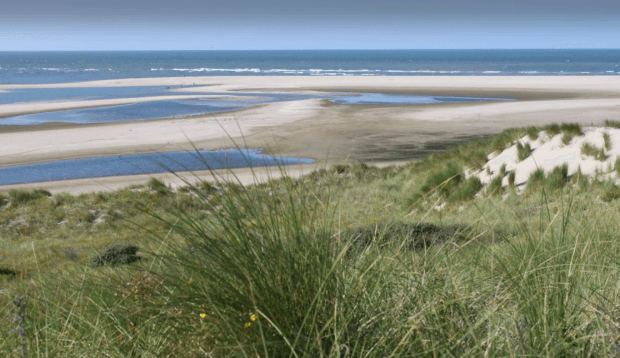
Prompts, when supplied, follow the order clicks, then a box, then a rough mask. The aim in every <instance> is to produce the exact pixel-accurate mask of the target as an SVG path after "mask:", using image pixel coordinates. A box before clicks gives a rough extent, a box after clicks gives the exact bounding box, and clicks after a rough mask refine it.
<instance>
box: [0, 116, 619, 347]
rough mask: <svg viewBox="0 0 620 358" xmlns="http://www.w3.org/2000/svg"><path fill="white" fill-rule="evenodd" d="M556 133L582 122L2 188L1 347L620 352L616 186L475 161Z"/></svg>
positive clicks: (573, 130) (574, 130) (571, 131)
mask: <svg viewBox="0 0 620 358" xmlns="http://www.w3.org/2000/svg"><path fill="white" fill-rule="evenodd" d="M607 125H608V126H609V127H614V126H618V124H617V123H615V122H609V123H608V124H607ZM541 131H547V133H555V134H556V135H557V134H562V135H563V136H564V137H563V138H564V139H563V142H564V143H565V144H566V143H570V141H571V140H573V137H575V136H578V135H579V133H581V128H580V127H579V126H576V125H554V126H549V127H545V128H542V127H541V128H533V127H531V128H522V129H511V130H507V131H505V132H503V133H501V134H499V135H497V136H494V137H490V138H485V139H480V140H476V141H471V142H468V143H465V144H463V145H460V146H458V147H455V148H452V149H450V150H448V151H446V152H444V153H441V154H433V155H430V156H428V157H426V158H425V159H423V160H420V161H418V162H415V163H410V164H407V165H403V166H392V167H387V168H381V169H378V168H376V167H373V166H367V165H365V164H363V163H354V164H341V165H335V166H333V167H331V168H329V169H320V170H316V171H314V172H312V173H311V174H309V175H306V176H304V177H301V178H299V179H288V178H284V179H279V180H272V181H269V182H266V183H261V184H257V185H252V186H245V187H244V186H241V185H238V184H236V183H234V182H232V183H231V182H222V181H216V182H211V183H206V182H203V183H200V184H197V185H190V186H186V187H182V188H179V189H171V188H170V187H168V186H167V185H166V184H165V183H162V182H159V181H157V180H151V181H150V182H149V183H147V184H145V185H144V186H134V187H129V188H126V189H122V190H118V191H116V192H110V193H93V194H83V195H79V196H71V195H67V194H56V195H50V193H48V192H45V191H44V190H39V191H34V192H23V191H13V192H10V193H8V194H6V195H2V196H0V238H2V240H0V287H1V291H0V293H1V294H0V306H1V307H0V308H1V309H2V312H3V318H2V319H0V354H1V355H2V356H7V357H8V356H18V357H20V356H23V357H41V356H43V357H202V356H204V357H236V356H239V357H417V356H420V357H444V356H454V357H481V356H484V357H499V356H501V357H505V356H515V357H516V356H548V357H569V356H570V357H608V356H614V355H616V354H617V353H618V350H619V349H620V330H619V328H620V318H619V317H620V309H619V307H620V286H619V285H618V277H620V240H619V234H618V233H619V232H620V200H618V199H620V187H619V186H618V185H617V184H616V183H615V181H614V180H612V179H605V178H604V177H602V176H600V175H597V176H593V177H588V176H585V175H582V174H581V172H578V173H577V174H574V175H570V176H569V175H568V174H567V173H568V172H567V168H566V167H562V166H559V167H557V168H556V169H555V170H553V171H551V172H549V173H545V172H544V171H542V170H539V171H536V172H534V173H533V174H532V175H531V177H530V180H528V183H527V185H525V188H519V187H517V185H515V179H514V178H515V177H514V172H508V171H507V169H506V166H503V168H500V170H499V172H498V173H493V175H494V177H493V178H496V177H499V178H500V179H502V178H504V177H508V183H509V185H507V186H506V185H502V181H501V180H496V179H492V180H491V181H490V182H489V183H487V184H483V183H482V182H481V180H480V179H479V177H478V176H476V175H471V174H470V173H472V172H475V171H480V172H482V173H484V170H483V167H484V166H485V163H487V161H488V160H489V155H490V154H491V153H494V152H497V151H502V150H504V149H506V148H508V147H509V146H511V145H516V144H515V142H516V141H517V140H519V139H520V138H522V137H524V136H529V138H530V139H532V140H536V139H537V138H538V133H539V132H541ZM556 132H557V133H556ZM607 141H608V139H606V144H605V147H606V148H607V149H609V145H608V144H607ZM528 148H529V146H528V147H526V146H521V147H520V149H519V152H518V155H519V157H520V158H519V159H520V160H523V159H525V157H527V156H528V155H529V154H530V153H528V151H529V152H531V150H532V148H529V149H528ZM595 149H596V152H594V151H591V152H588V151H589V150H590V149H586V152H587V153H586V154H587V155H593V156H596V155H598V156H601V154H598V153H599V152H600V151H604V149H600V148H595ZM603 154H604V153H603ZM487 168H488V167H487ZM273 170H286V168H274V169H273ZM614 170H620V169H618V168H610V171H614ZM511 177H512V180H511ZM522 187H523V186H522ZM0 195H1V194H0ZM4 312H6V315H4Z"/></svg>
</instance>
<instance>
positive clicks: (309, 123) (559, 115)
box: [0, 76, 620, 191]
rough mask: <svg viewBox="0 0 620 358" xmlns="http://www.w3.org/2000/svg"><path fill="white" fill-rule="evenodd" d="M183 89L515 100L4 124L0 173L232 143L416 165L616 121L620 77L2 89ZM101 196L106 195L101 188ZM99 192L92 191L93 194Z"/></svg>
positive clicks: (44, 107) (301, 105) (4, 109)
mask: <svg viewBox="0 0 620 358" xmlns="http://www.w3.org/2000/svg"><path fill="white" fill-rule="evenodd" d="M181 84H182V85H193V84H195V85H209V86H208V87H192V88H191V89H178V90H176V91H177V92H179V96H180V97H179V98H181V97H183V98H194V97H195V95H192V96H184V95H183V92H184V91H192V92H204V94H205V96H210V93H213V92H231V94H232V93H235V94H240V93H239V92H240V91H241V92H243V91H256V90H274V91H278V90H280V91H287V92H293V93H321V92H324V91H341V92H377V93H408V94H418V95H435V96H437V95H443V96H467V97H491V98H510V99H515V101H508V102H469V103H440V104H423V105H397V106H386V105H344V104H334V103H331V102H327V101H326V100H322V99H311V100H303V101H296V102H280V103H269V104H262V105H259V106H256V107H253V108H249V109H243V110H238V111H233V112H225V113H217V114H213V115H205V116H195V117H191V118H176V119H161V120H148V121H136V122H123V123H112V124H95V125H70V124H60V123H58V124H46V125H45V126H4V128H3V127H0V153H2V156H1V158H0V166H11V165H20V164H31V163H38V162H45V161H54V160H62V159H72V158H85V157H93V156H106V155H121V154H136V153H148V152H169V151H179V150H191V149H193V146H196V148H198V149H201V150H212V149H220V148H230V147H234V146H235V143H236V145H239V146H242V147H250V148H264V149H269V150H270V151H272V152H273V153H274V154H277V155H282V156H300V157H306V158H313V159H316V160H317V165H325V164H326V163H332V162H335V161H344V160H348V161H366V162H370V163H383V162H389V161H399V160H405V159H415V157H416V155H418V154H419V152H420V150H421V149H423V148H424V147H425V146H429V145H431V146H435V147H436V146H441V145H444V144H445V143H449V142H453V141H458V140H465V139H467V138H471V137H473V136H480V135H492V134H495V133H498V132H501V131H502V130H504V129H506V128H510V127H520V126H530V125H544V124H549V123H554V122H558V123H559V122H579V123H582V124H594V125H597V124H600V123H602V122H603V121H604V120H606V119H609V120H620V81H618V78H616V77H614V76H566V77H561V76H554V77H545V76H535V77H527V76H517V77H504V76H493V77H491V76H489V77H481V76H479V77H476V76H445V77H432V76H428V77H418V76H402V77H392V76H386V77H366V76H364V77H362V76H349V77H318V76H303V77H284V76H277V77H276V76H273V77H271V76H255V77H247V76H239V77H234V76H226V77H180V78H148V79H127V80H109V81H95V82H86V83H73V84H53V85H15V86H8V85H3V86H0V91H1V90H3V89H5V90H6V89H11V88H58V87H87V86H89V87H110V86H147V85H148V86H155V85H171V86H173V85H181ZM198 97H200V96H198ZM218 97H221V96H218ZM157 99H159V98H157ZM162 99H171V98H170V97H165V98H162ZM148 100H153V99H151V98H147V99H145V98H132V99H115V100H100V101H84V102H60V103H59V102H53V103H36V104H10V105H1V106H0V116H5V115H6V114H15V113H20V114H25V113H34V112H45V111H52V110H63V109H70V108H84V106H88V107H93V106H110V105H115V104H121V103H134V102H138V101H148ZM84 180H86V179H84ZM89 180H90V179H89ZM132 180H136V179H135V178H134V179H132V178H129V177H119V178H116V179H114V181H115V183H120V184H119V185H122V184H123V183H126V184H130V183H133V182H134V181H132ZM140 180H142V179H140ZM91 181H92V182H93V183H94V182H95V180H91ZM46 185H47V187H50V185H51V184H49V183H47V184H46V183H41V184H37V187H46ZM54 185H56V186H55V188H56V189H55V190H62V188H63V184H58V183H56V184H54ZM11 187H12V186H11ZM7 188H8V187H2V188H1V189H2V190H6V189H7ZM58 188H60V189H58ZM65 188H66V189H67V190H68V189H70V188H71V185H70V184H69V183H67V185H66V186H65ZM101 188H102V190H103V186H101ZM92 190H93V191H96V190H97V189H96V186H95V187H93V188H92Z"/></svg>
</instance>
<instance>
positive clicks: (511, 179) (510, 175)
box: [508, 170, 516, 188]
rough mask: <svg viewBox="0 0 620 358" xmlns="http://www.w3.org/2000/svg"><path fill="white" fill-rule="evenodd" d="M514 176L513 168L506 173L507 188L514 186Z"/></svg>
mask: <svg viewBox="0 0 620 358" xmlns="http://www.w3.org/2000/svg"><path fill="white" fill-rule="evenodd" d="M515 176H516V173H515V171H514V170H513V171H511V172H510V173H508V187H509V188H514V186H515Z"/></svg>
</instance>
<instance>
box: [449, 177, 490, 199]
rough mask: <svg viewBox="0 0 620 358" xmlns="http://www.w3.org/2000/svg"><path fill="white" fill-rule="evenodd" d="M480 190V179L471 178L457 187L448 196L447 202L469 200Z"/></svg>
mask: <svg viewBox="0 0 620 358" xmlns="http://www.w3.org/2000/svg"><path fill="white" fill-rule="evenodd" d="M481 188H482V183H481V182H480V178H478V177H477V176H472V177H469V178H467V179H466V180H464V181H462V182H461V183H460V184H459V186H458V187H457V188H456V189H455V190H453V191H452V192H451V193H450V194H449V195H448V201H449V202H459V201H466V200H471V199H473V198H474V196H475V195H476V194H477V193H478V192H479V191H480V189H481Z"/></svg>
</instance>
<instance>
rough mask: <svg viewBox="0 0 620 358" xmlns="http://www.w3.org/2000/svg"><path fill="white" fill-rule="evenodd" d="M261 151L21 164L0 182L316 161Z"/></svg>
mask: <svg viewBox="0 0 620 358" xmlns="http://www.w3.org/2000/svg"><path fill="white" fill-rule="evenodd" d="M259 153H260V150H258V149H226V150H218V151H200V152H171V153H152V154H135V155H121V156H112V157H98V158H84V159H71V160H61V161H56V162H48V163H40V164H30V165H20V166H13V167H4V168H0V185H9V184H23V183H36V182H42V181H50V180H66V179H81V178H96V177H107V176H117V175H131V174H152V173H165V172H168V171H170V170H171V171H175V172H178V171H197V170H206V169H225V168H246V167H250V166H252V167H263V166H274V165H291V164H308V163H314V159H306V158H286V157H271V156H266V155H261V154H259Z"/></svg>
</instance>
